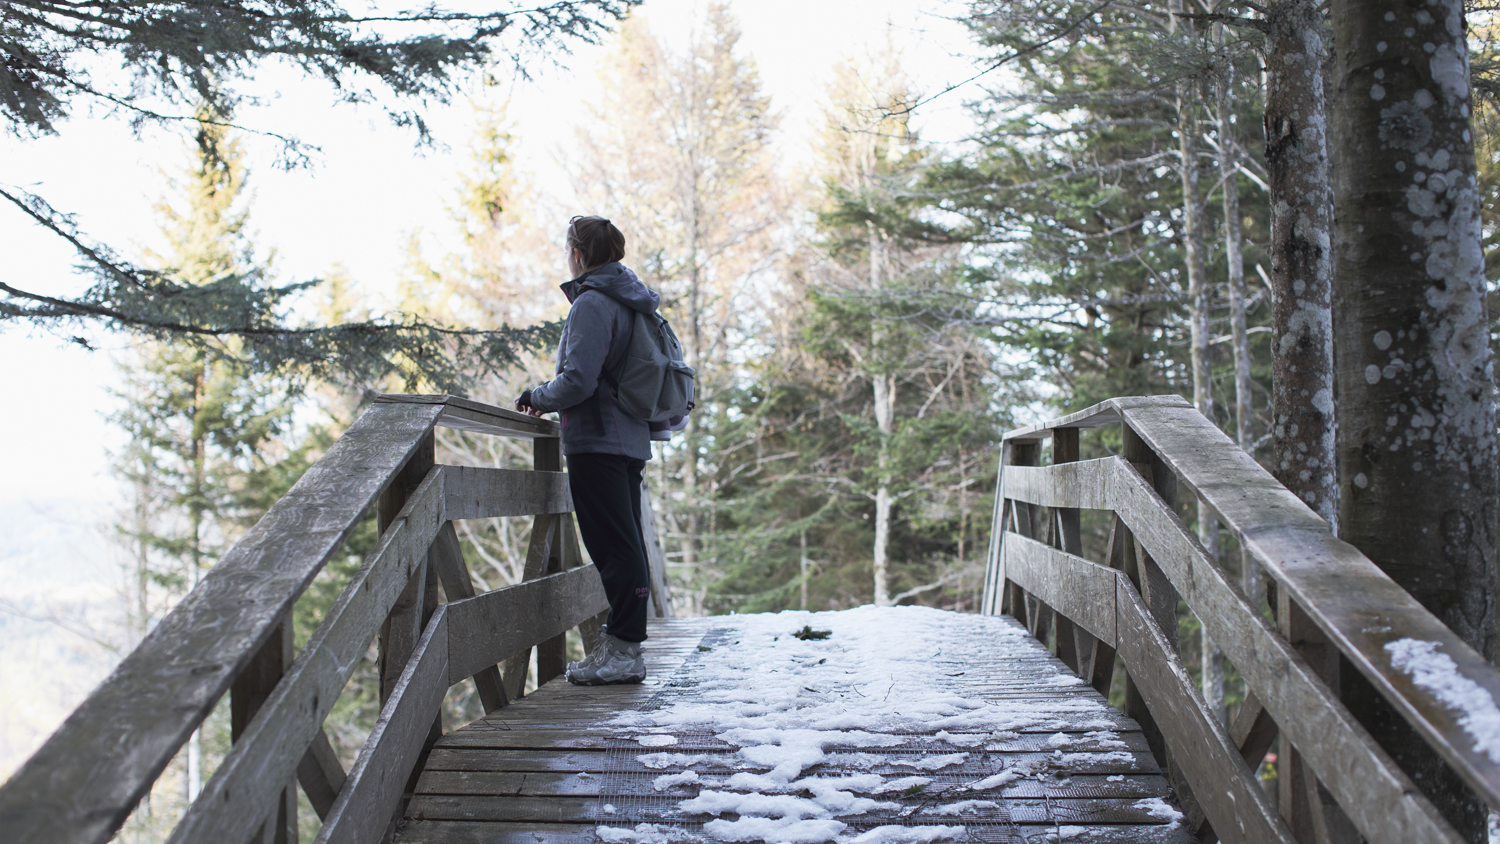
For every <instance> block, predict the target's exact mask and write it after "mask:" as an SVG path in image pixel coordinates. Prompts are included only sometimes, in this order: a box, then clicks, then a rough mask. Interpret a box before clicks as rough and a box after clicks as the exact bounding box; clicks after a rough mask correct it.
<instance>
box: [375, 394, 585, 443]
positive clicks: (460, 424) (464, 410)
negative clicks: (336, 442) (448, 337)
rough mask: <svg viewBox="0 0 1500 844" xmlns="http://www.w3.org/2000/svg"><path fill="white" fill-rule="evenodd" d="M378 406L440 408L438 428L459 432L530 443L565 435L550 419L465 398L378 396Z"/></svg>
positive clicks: (401, 395)
mask: <svg viewBox="0 0 1500 844" xmlns="http://www.w3.org/2000/svg"><path fill="white" fill-rule="evenodd" d="M375 403H376V404H423V405H441V406H442V408H443V411H442V415H441V416H439V417H438V421H437V424H439V425H441V426H442V427H444V428H456V429H458V430H460V431H474V432H476V433H480V434H494V435H496V436H501V437H513V438H517V439H527V440H529V439H535V438H537V437H557V436H561V435H562V426H561V425H559V424H558V423H556V422H553V421H552V420H550V419H539V418H537V417H535V416H528V415H526V414H524V413H518V412H517V411H514V410H509V409H506V408H503V407H496V406H494V405H492V404H484V403H483V402H477V401H474V400H473V399H466V398H464V397H463V396H450V395H407V394H405V393H382V394H381V395H379V396H376V398H375Z"/></svg>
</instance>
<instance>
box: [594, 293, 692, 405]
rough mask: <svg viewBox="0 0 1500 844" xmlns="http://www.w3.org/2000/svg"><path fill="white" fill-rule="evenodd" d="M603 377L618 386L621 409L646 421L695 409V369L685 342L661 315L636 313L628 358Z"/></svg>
mask: <svg viewBox="0 0 1500 844" xmlns="http://www.w3.org/2000/svg"><path fill="white" fill-rule="evenodd" d="M602 374H603V375H604V379H605V380H606V381H608V382H609V383H610V386H612V387H614V388H615V395H616V397H617V398H618V399H619V405H620V409H621V410H623V411H625V412H626V413H628V414H630V415H631V416H634V417H635V418H637V419H644V420H646V421H647V422H665V421H667V420H668V419H671V418H672V417H674V416H686V415H687V414H688V411H690V410H692V409H693V375H694V374H695V373H694V372H693V368H692V367H690V366H688V365H687V364H686V363H684V362H683V359H682V344H681V343H679V342H678V341H677V335H676V334H675V333H673V332H672V326H671V324H669V323H668V322H667V321H666V320H665V319H662V318H661V316H660V315H658V314H643V313H641V312H640V311H636V312H635V322H634V323H633V325H632V327H631V329H630V340H629V342H628V343H626V345H625V357H624V359H623V360H621V361H620V365H619V366H617V367H615V371H614V372H608V371H606V372H604V373H602Z"/></svg>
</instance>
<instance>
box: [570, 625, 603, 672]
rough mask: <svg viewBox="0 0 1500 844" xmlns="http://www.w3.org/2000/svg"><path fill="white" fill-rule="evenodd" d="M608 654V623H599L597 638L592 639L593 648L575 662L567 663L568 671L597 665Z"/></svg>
mask: <svg viewBox="0 0 1500 844" xmlns="http://www.w3.org/2000/svg"><path fill="white" fill-rule="evenodd" d="M608 656H609V625H608V624H601V625H599V638H598V639H596V640H594V649H593V650H591V651H589V652H588V655H587V656H585V657H584V658H583V659H580V660H578V661H577V662H570V663H568V671H569V672H572V671H576V670H577V669H580V668H587V667H597V666H598V665H599V664H601V663H602V662H604V660H605V658H606V657H608Z"/></svg>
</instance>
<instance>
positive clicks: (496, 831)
mask: <svg viewBox="0 0 1500 844" xmlns="http://www.w3.org/2000/svg"><path fill="white" fill-rule="evenodd" d="M598 826H599V824H598V822H597V821H593V822H590V823H580V824H566V823H551V824H548V823H501V822H494V823H485V822H482V821H480V822H475V821H414V822H412V823H411V824H410V825H409V826H407V827H406V828H405V829H403V830H401V832H400V834H399V835H398V836H397V838H396V840H397V841H399V842H403V844H540V843H541V842H545V844H599V841H600V840H601V839H600V838H599V836H598V834H597V833H596V832H595V830H596V829H597V828H598ZM620 826H621V827H625V826H627V825H624V824H621V825H620ZM1056 827H1057V825H1056V824H1055V823H1048V824H1030V825H1017V826H1016V827H1015V832H1016V834H1017V835H1018V836H1019V838H1017V839H1015V840H1020V841H1037V842H1041V841H1052V840H1056V839H1057V835H1056V833H1055V830H1056ZM1069 832H1070V833H1072V835H1071V836H1070V838H1069V839H1068V840H1070V841H1078V842H1086V844H1190V842H1191V838H1190V836H1189V835H1188V833H1187V831H1186V830H1185V829H1183V828H1181V827H1180V826H1177V827H1172V826H1111V825H1097V826H1093V825H1076V824H1070V825H1069ZM1049 835H1051V838H1049V837H1048V836H1049Z"/></svg>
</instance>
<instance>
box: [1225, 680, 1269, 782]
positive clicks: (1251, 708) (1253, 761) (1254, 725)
mask: <svg viewBox="0 0 1500 844" xmlns="http://www.w3.org/2000/svg"><path fill="white" fill-rule="evenodd" d="M1276 732H1277V731H1276V720H1275V719H1273V718H1272V717H1271V713H1269V712H1267V711H1266V708H1265V706H1263V705H1261V702H1260V698H1258V697H1256V696H1255V692H1254V690H1251V691H1248V692H1246V693H1245V700H1244V702H1242V703H1241V704H1240V708H1239V711H1238V712H1236V713H1235V716H1234V719H1233V720H1232V721H1231V722H1230V724H1229V738H1230V740H1232V741H1233V742H1234V743H1235V746H1237V747H1238V748H1239V749H1240V758H1241V759H1244V760H1245V764H1246V765H1249V766H1250V767H1251V768H1255V767H1258V766H1259V765H1260V763H1261V761H1262V760H1264V759H1265V758H1266V753H1267V752H1269V751H1270V749H1271V744H1272V743H1273V742H1275V741H1276Z"/></svg>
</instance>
